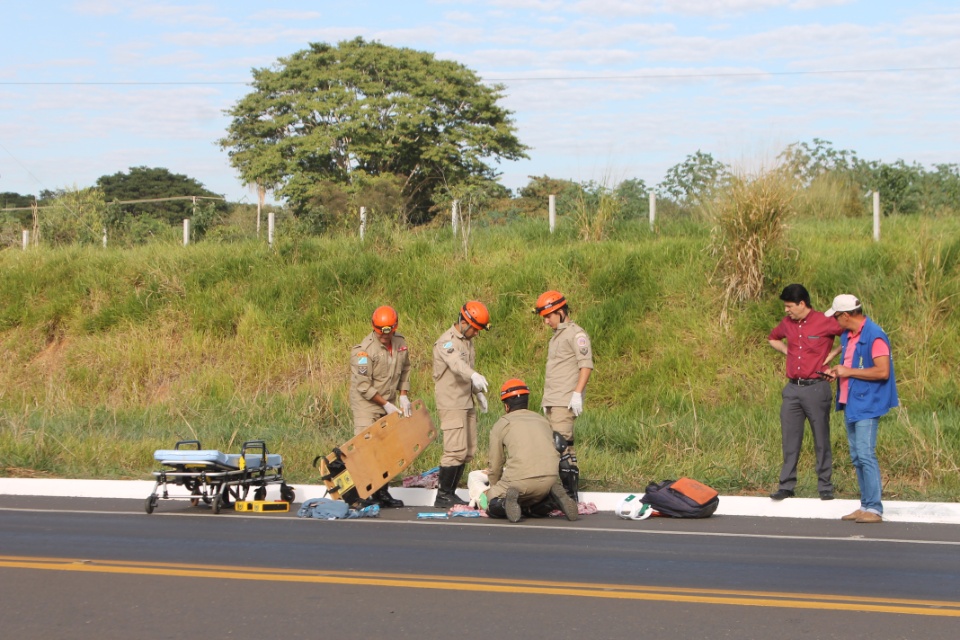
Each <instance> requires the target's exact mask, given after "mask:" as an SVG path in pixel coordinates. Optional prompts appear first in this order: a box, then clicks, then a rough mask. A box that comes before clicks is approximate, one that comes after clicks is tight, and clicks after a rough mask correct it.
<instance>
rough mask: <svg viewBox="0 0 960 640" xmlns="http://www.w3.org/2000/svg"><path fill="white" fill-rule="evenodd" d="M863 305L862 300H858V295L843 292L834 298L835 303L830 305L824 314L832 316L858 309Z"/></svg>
mask: <svg viewBox="0 0 960 640" xmlns="http://www.w3.org/2000/svg"><path fill="white" fill-rule="evenodd" d="M862 306H863V305H861V304H860V301H859V300H857V296H852V295H850V294H849V293H841V294H840V295H838V296H837V297H836V298H834V299H833V304H831V305H830V308H829V309H827V310H826V312H825V313H824V314H823V315H825V316H827V317H828V318H832V317H833V316H834V315H836V314H838V313H843V312H845V311H856V310H857V309H859V308H860V307H862Z"/></svg>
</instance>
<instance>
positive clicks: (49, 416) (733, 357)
mask: <svg viewBox="0 0 960 640" xmlns="http://www.w3.org/2000/svg"><path fill="white" fill-rule="evenodd" d="M609 237H610V239H608V240H604V241H601V242H589V243H588V242H582V241H580V240H579V239H578V237H577V229H576V228H575V227H574V224H573V223H572V222H569V221H564V222H563V223H561V225H560V226H559V228H558V230H557V233H555V234H553V235H551V234H549V233H548V232H547V229H546V224H545V223H543V222H533V221H518V222H515V223H511V224H509V225H504V226H489V227H476V226H475V227H474V229H473V231H472V234H471V236H470V238H469V242H464V240H463V238H455V237H453V235H452V234H451V232H450V229H449V228H441V229H436V228H432V229H431V228H427V229H419V230H413V231H411V230H401V229H398V228H394V227H390V226H387V225H385V224H384V225H383V226H377V224H373V225H372V228H369V229H368V231H367V236H366V239H365V240H364V241H361V240H360V239H359V238H356V237H352V236H337V237H330V238H307V239H303V238H296V237H285V236H284V233H283V229H282V228H281V229H280V230H279V239H278V241H277V243H276V248H275V249H274V250H271V249H269V248H268V247H266V246H265V245H264V244H262V243H260V244H258V243H255V242H245V243H234V244H216V243H212V242H211V243H200V244H196V245H193V246H190V247H182V246H176V245H171V244H157V245H151V246H146V247H143V248H137V249H130V250H119V249H109V250H103V249H93V248H85V249H84V248H74V249H34V250H30V251H26V252H23V251H19V250H6V251H3V252H0V349H2V353H3V357H2V358H0V474H3V475H8V476H10V475H38V476H46V475H49V476H62V477H91V478H105V477H111V478H147V477H149V472H150V471H151V470H152V469H153V468H154V464H153V460H152V453H153V451H154V450H155V449H158V448H169V447H171V446H172V445H173V443H174V442H175V441H176V440H177V439H181V438H198V439H200V440H201V441H202V443H203V445H204V447H207V448H219V449H221V450H230V451H233V450H236V449H237V448H238V446H239V444H240V442H242V441H243V440H246V439H253V438H264V439H266V440H267V442H268V445H269V446H270V447H271V450H273V451H276V452H278V453H282V454H283V455H284V459H285V462H286V465H287V472H288V476H289V477H290V478H291V479H292V480H293V481H295V482H313V483H317V482H319V477H318V474H317V472H316V471H315V470H313V469H311V468H310V461H311V460H312V459H313V457H314V456H315V455H317V454H319V453H326V452H329V450H330V449H331V448H332V446H334V445H336V444H339V443H341V442H342V441H344V440H346V439H347V438H348V437H349V436H350V435H351V434H352V426H351V425H352V422H351V419H350V413H349V406H348V403H347V400H346V398H347V383H348V366H349V350H350V347H351V345H353V344H355V343H357V342H359V340H360V339H361V338H362V337H363V336H364V335H366V333H367V332H368V331H369V317H370V313H371V312H372V310H373V309H374V308H375V307H376V306H378V305H380V304H391V305H393V306H394V307H395V308H397V310H398V311H399V313H400V333H402V334H403V335H405V336H406V338H407V341H408V343H409V345H410V349H411V354H412V360H413V363H414V368H415V372H414V376H413V395H414V396H415V397H421V398H423V399H424V400H425V402H426V403H427V405H428V406H429V407H430V408H431V410H432V409H433V388H432V381H431V378H430V371H431V355H430V353H431V346H432V344H433V341H434V340H435V339H436V338H437V337H438V336H439V335H440V334H441V333H442V332H443V331H444V330H445V329H446V328H447V327H448V326H449V325H450V324H451V323H452V322H453V321H454V319H455V317H456V313H457V310H458V309H459V306H460V305H461V304H462V303H463V302H464V301H465V300H467V299H471V298H475V299H479V300H482V301H484V302H485V303H486V304H487V305H488V307H489V308H490V311H491V315H492V325H493V329H492V331H490V332H487V333H484V334H483V335H481V336H480V337H479V338H477V343H476V344H477V363H478V369H479V370H480V371H481V373H483V374H484V375H485V376H486V377H487V379H488V380H490V382H491V384H492V385H495V386H496V387H497V388H499V385H500V383H501V382H502V381H503V380H505V379H506V378H509V377H515V376H516V377H521V378H523V379H525V380H526V381H527V382H528V384H530V385H531V388H532V389H533V399H532V403H533V404H534V406H539V405H538V402H539V398H540V393H539V389H540V388H541V386H542V381H543V367H544V362H545V358H546V347H547V341H548V340H549V333H548V329H547V328H546V327H544V326H543V323H542V322H541V321H540V320H539V318H537V317H536V316H534V315H532V314H531V313H530V309H531V308H532V306H533V302H534V300H535V298H536V296H537V295H538V294H539V293H540V292H542V291H543V290H545V289H548V288H550V289H553V288H555V289H559V290H561V291H563V293H564V294H566V296H567V298H568V300H570V301H571V305H572V308H573V312H574V313H573V317H574V319H575V320H576V321H577V322H578V323H579V324H581V325H582V326H584V327H585V328H586V329H587V331H588V332H589V333H590V334H591V336H592V338H593V344H594V349H595V359H596V366H597V369H596V371H595V372H594V376H593V377H592V378H591V381H590V386H589V388H588V390H587V394H586V399H585V413H584V415H583V417H582V418H581V419H580V421H578V423H577V429H578V454H579V457H580V464H581V469H582V474H583V488H584V489H585V490H604V489H611V490H642V489H643V487H645V486H646V484H647V483H648V482H650V481H654V480H662V479H664V478H668V477H677V476H681V475H690V476H693V477H696V478H697V479H699V480H701V481H704V482H707V483H709V484H711V485H713V486H715V487H717V488H718V489H720V490H722V491H724V492H727V493H740V494H760V493H765V492H767V491H769V490H771V489H773V488H774V487H775V485H776V479H777V474H778V472H779V466H780V433H779V418H778V416H779V404H780V398H779V394H780V389H781V387H782V376H783V358H782V356H780V355H779V354H777V353H775V352H774V351H773V350H772V349H770V347H769V346H768V345H767V341H766V336H767V333H768V332H769V330H770V329H771V328H772V327H773V326H774V325H775V324H776V323H777V322H779V320H780V318H781V317H782V304H781V303H780V301H779V300H778V299H777V295H778V293H779V291H780V288H782V286H783V285H785V284H787V283H790V282H802V283H804V284H805V285H806V286H807V287H808V288H809V289H810V291H811V293H812V294H813V296H814V300H813V302H814V307H815V308H818V309H825V308H826V307H827V306H829V302H830V300H831V299H832V297H833V296H834V295H836V294H838V293H854V294H856V295H858V296H859V297H860V298H861V299H862V300H863V301H864V304H865V307H866V311H867V313H868V315H870V316H871V317H873V318H874V319H876V320H877V321H878V322H879V323H880V325H881V326H883V327H884V328H885V329H886V330H887V331H888V332H889V334H890V336H891V340H892V343H893V351H894V358H895V360H896V367H897V375H898V385H899V389H900V396H901V400H902V407H901V408H900V409H899V410H897V411H896V412H894V413H893V414H891V416H890V417H889V418H887V419H885V420H884V421H882V423H881V431H880V442H879V445H878V455H879V458H880V463H881V468H882V470H883V472H884V478H885V483H886V486H885V494H886V496H887V497H889V498H901V499H904V498H907V499H951V500H956V499H958V498H960V474H958V462H960V420H958V419H960V408H958V398H960V392H958V382H957V374H956V371H957V362H960V344H958V343H960V340H958V339H960V313H958V312H957V306H958V302H960V220H958V219H957V218H956V217H952V218H924V217H919V216H909V217H908V216H901V217H892V218H888V219H886V220H884V228H883V239H882V242H880V243H875V242H874V241H873V240H872V236H871V222H870V220H869V219H852V218H842V219H836V220H799V219H797V220H794V222H793V224H792V226H791V227H790V229H789V230H788V234H787V247H786V249H785V250H784V251H782V252H781V254H780V255H778V256H777V259H776V260H775V261H774V264H775V266H774V267H771V270H772V272H771V273H769V274H768V294H767V295H766V297H765V298H764V299H762V300H760V301H756V302H748V303H744V304H742V305H741V306H738V307H736V308H733V309H730V311H729V315H728V321H727V322H726V324H721V323H720V316H721V310H722V304H721V302H720V300H721V296H720V292H719V290H718V288H717V287H716V285H715V284H713V282H712V281H711V274H712V273H713V271H714V268H715V266H716V265H715V258H714V257H712V255H711V253H710V252H709V251H708V245H709V240H710V234H709V229H708V228H707V227H706V226H705V225H703V224H697V223H694V222H674V223H665V224H662V225H661V227H660V228H659V229H658V231H657V232H656V233H653V232H650V231H649V230H648V229H647V228H646V224H645V223H640V222H637V223H622V224H621V225H620V226H619V227H618V228H615V229H613V232H612V233H611V234H610V236H609ZM495 404H497V403H491V405H492V407H491V409H492V411H491V413H490V414H488V415H484V416H481V418H480V426H481V455H480V457H479V459H478V460H477V461H475V463H474V464H475V466H482V465H483V464H484V463H485V460H486V453H485V447H486V434H487V433H488V432H489V429H490V427H491V426H492V424H493V422H494V421H495V420H496V418H497V416H498V415H499V413H500V411H499V409H500V407H499V406H493V405H495ZM833 424H834V430H833V431H834V434H833V439H834V460H835V481H836V483H837V487H838V491H839V493H840V495H841V496H842V497H853V496H855V495H856V492H857V488H856V481H855V479H854V476H853V472H852V468H851V467H850V464H849V458H848V454H847V450H846V442H845V436H844V434H843V428H842V420H841V418H840V416H839V415H837V416H835V417H834V423H833ZM810 440H811V439H810V438H809V436H808V437H807V438H806V442H805V449H804V452H803V455H802V457H801V462H800V485H799V487H798V489H799V492H800V495H811V496H813V495H816V478H815V475H814V472H813V459H812V458H813V453H812V442H811V441H810ZM439 456H440V446H439V445H438V444H436V445H433V446H431V447H430V448H429V449H428V450H427V452H426V453H425V454H424V455H423V456H421V458H420V459H418V461H417V463H416V469H417V470H422V469H426V468H430V467H432V466H434V465H436V464H437V462H438V460H439Z"/></svg>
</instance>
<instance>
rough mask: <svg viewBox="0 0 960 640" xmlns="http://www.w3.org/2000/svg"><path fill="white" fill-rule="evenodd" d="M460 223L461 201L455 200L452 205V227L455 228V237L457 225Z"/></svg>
mask: <svg viewBox="0 0 960 640" xmlns="http://www.w3.org/2000/svg"><path fill="white" fill-rule="evenodd" d="M459 222H460V201H459V200H454V201H453V204H451V205H450V225H451V226H452V227H453V235H457V224H458V223H459Z"/></svg>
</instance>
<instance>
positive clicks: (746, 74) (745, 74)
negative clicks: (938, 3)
mask: <svg viewBox="0 0 960 640" xmlns="http://www.w3.org/2000/svg"><path fill="white" fill-rule="evenodd" d="M915 71H960V67H897V68H888V69H826V70H819V71H732V72H718V73H677V74H670V75H667V74H662V73H652V74H641V75H629V76H542V77H530V78H523V77H514V78H484V80H485V81H487V82H543V81H551V80H571V81H572V80H688V79H698V78H750V77H765V76H819V75H834V74H837V75H840V74H871V73H904V72H915Z"/></svg>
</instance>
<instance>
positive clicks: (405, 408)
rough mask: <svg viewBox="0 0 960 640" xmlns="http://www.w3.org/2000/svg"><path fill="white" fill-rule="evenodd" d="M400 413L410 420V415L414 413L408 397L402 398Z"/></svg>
mask: <svg viewBox="0 0 960 640" xmlns="http://www.w3.org/2000/svg"><path fill="white" fill-rule="evenodd" d="M400 411H402V412H403V417H404V418H409V417H410V414H411V413H413V403H412V402H410V398H408V397H407V396H400Z"/></svg>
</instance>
